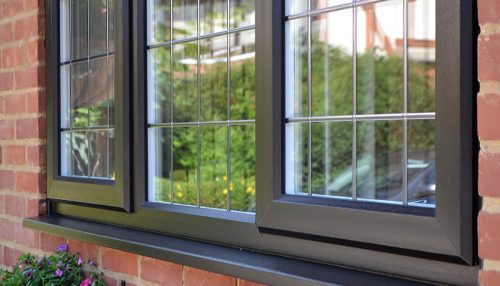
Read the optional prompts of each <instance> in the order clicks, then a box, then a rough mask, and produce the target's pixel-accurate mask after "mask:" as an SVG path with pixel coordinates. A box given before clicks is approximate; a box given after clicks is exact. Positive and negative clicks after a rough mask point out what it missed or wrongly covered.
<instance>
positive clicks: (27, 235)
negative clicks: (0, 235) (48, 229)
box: [14, 223, 40, 248]
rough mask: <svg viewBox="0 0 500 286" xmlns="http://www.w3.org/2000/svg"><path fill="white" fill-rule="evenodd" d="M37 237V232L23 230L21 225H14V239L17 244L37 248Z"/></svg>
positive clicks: (38, 237) (38, 241) (38, 240)
mask: <svg viewBox="0 0 500 286" xmlns="http://www.w3.org/2000/svg"><path fill="white" fill-rule="evenodd" d="M39 235H40V233H39V232H38V231H35V230H32V229H28V228H24V227H23V224H22V223H16V224H14V238H15V241H16V242H17V243H20V244H23V245H26V246H30V247H34V248H38V247H39V245H40V236H39Z"/></svg>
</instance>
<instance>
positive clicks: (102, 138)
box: [87, 130, 109, 178]
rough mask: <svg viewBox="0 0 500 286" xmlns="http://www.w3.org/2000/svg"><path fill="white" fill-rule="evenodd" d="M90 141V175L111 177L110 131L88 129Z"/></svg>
mask: <svg viewBox="0 0 500 286" xmlns="http://www.w3.org/2000/svg"><path fill="white" fill-rule="evenodd" d="M87 135H88V142H89V157H90V166H89V174H88V175H89V176H90V177H99V178H108V177H109V174H108V172H109V165H108V164H109V163H108V159H109V158H108V152H109V150H108V149H109V131H106V130H99V131H88V134H87Z"/></svg>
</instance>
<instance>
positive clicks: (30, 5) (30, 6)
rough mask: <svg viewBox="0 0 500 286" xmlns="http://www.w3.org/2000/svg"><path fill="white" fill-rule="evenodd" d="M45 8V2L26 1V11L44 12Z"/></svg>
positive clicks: (37, 0) (39, 0)
mask: <svg viewBox="0 0 500 286" xmlns="http://www.w3.org/2000/svg"><path fill="white" fill-rule="evenodd" d="M43 8H44V1H43V0H26V10H27V11H29V10H35V9H40V10H42V9H43Z"/></svg>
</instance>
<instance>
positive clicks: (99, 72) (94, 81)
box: [88, 57, 109, 126]
mask: <svg viewBox="0 0 500 286" xmlns="http://www.w3.org/2000/svg"><path fill="white" fill-rule="evenodd" d="M107 65H108V59H107V57H101V58H97V59H95V60H90V61H89V72H88V83H89V89H88V100H89V112H90V114H89V124H90V125H89V126H104V125H107V124H108V100H109V99H108V90H109V89H108V83H109V79H108V66H107Z"/></svg>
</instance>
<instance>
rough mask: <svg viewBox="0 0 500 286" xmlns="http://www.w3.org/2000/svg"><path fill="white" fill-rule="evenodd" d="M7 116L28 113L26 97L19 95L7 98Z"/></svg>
mask: <svg viewBox="0 0 500 286" xmlns="http://www.w3.org/2000/svg"><path fill="white" fill-rule="evenodd" d="M4 104H5V114H18V113H25V112H26V95H24V94H17V95H9V96H6V97H5V101H4Z"/></svg>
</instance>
